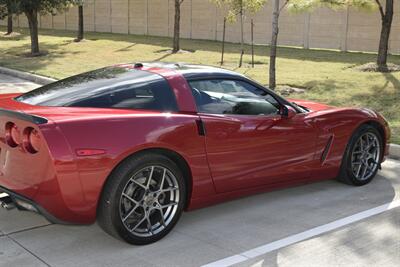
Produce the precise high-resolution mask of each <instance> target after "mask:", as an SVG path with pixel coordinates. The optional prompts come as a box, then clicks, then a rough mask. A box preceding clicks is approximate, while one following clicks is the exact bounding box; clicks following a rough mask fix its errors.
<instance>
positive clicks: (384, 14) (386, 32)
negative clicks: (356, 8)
mask: <svg viewBox="0 0 400 267" xmlns="http://www.w3.org/2000/svg"><path fill="white" fill-rule="evenodd" d="M375 2H376V4H377V5H378V8H379V13H380V14H381V24H382V26H381V36H380V41H379V49H378V58H377V61H376V63H377V64H378V69H379V71H387V56H388V50H389V38H390V31H391V28H392V22H393V9H394V0H386V5H385V8H383V6H382V3H381V2H383V0H375Z"/></svg>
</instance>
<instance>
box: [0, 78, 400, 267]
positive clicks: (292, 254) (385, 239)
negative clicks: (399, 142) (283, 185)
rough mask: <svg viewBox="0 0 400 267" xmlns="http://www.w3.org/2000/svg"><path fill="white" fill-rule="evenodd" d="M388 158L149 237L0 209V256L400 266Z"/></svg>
mask: <svg viewBox="0 0 400 267" xmlns="http://www.w3.org/2000/svg"><path fill="white" fill-rule="evenodd" d="M2 77H3V76H0V84H2V83H3V80H2ZM20 82H23V81H17V83H20ZM382 167H383V169H382V170H381V171H380V172H379V175H378V176H377V177H376V179H375V180H374V181H372V182H371V183H370V184H368V185H366V186H363V187H352V186H347V185H344V184H341V183H338V182H336V181H324V182H319V183H314V184H309V185H304V186H300V187H294V188H290V189H285V190H280V191H275V192H270V193H264V194H259V195H256V196H252V197H247V198H243V199H239V200H235V201H231V202H228V203H224V204H220V205H217V206H213V207H209V208H205V209H201V210H197V211H193V212H189V213H184V214H183V216H182V218H181V220H180V222H179V223H178V224H177V226H176V228H175V229H174V230H173V231H172V232H171V233H170V234H169V235H168V236H167V237H166V238H164V239H163V240H161V241H159V242H157V243H155V244H151V245H148V246H131V245H128V244H126V243H124V242H122V241H119V240H116V239H114V238H112V237H110V236H108V235H107V234H105V233H104V232H103V231H102V230H101V229H100V228H99V227H98V226H97V225H91V226H63V225H52V224H49V223H48V222H47V221H46V220H45V219H43V218H42V217H40V216H38V215H36V214H34V213H30V212H23V211H16V210H13V211H5V210H1V209H0V266H201V265H205V264H210V266H226V265H232V264H233V265H237V266H296V267H297V266H307V267H308V266H400V208H398V206H399V203H400V202H399V201H400V162H399V161H395V160H387V161H386V162H385V163H384V164H383V166H382ZM382 205H383V206H382ZM376 207H378V209H377V208H376ZM382 207H383V209H382ZM377 211H380V212H377ZM360 214H361V215H363V216H361V215H360ZM343 218H345V219H343ZM328 226H330V227H331V228H329V227H328ZM332 227H333V228H332ZM318 229H319V230H318ZM330 229H331V230H330ZM318 231H319V232H318ZM305 233H309V234H310V233H311V234H310V235H309V236H308V237H307V234H305ZM299 237H303V238H301V239H299ZM296 240H297V241H296ZM274 247H276V248H277V249H274ZM264 252H265V253H264Z"/></svg>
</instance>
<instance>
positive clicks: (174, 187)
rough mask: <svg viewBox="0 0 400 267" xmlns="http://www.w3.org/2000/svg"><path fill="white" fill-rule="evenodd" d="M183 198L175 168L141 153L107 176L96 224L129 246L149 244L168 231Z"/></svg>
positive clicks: (162, 159)
mask: <svg viewBox="0 0 400 267" xmlns="http://www.w3.org/2000/svg"><path fill="white" fill-rule="evenodd" d="M185 199H186V187H185V182H184V179H183V176H182V172H181V171H180V169H179V168H178V166H177V165H176V164H175V163H174V162H173V161H172V160H170V159H169V158H168V157H165V156H163V155H160V154H153V153H146V154H142V155H140V156H138V157H132V158H129V159H128V160H126V161H124V162H123V163H122V164H121V165H120V166H119V167H118V168H117V169H116V170H115V171H114V172H113V173H112V174H111V176H110V177H109V179H108V181H107V183H106V185H105V188H104V191H103V194H102V196H101V200H100V203H99V208H98V220H99V224H100V225H101V226H102V228H103V229H104V230H105V231H106V232H108V233H109V234H111V235H113V236H115V237H119V238H122V239H123V240H125V241H127V242H129V243H131V244H136V245H144V244H149V243H152V242H155V241H157V240H159V239H161V238H163V237H164V236H165V235H166V234H168V233H169V232H170V231H171V230H172V228H173V227H174V226H175V224H176V222H177V221H178V219H179V217H180V215H181V213H182V210H183V207H184V203H185Z"/></svg>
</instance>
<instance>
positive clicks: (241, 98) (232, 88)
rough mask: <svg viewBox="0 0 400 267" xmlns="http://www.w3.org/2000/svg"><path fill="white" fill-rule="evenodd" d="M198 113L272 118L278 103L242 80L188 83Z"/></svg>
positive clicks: (277, 111)
mask: <svg viewBox="0 0 400 267" xmlns="http://www.w3.org/2000/svg"><path fill="white" fill-rule="evenodd" d="M189 84H190V86H191V88H192V93H193V96H194V98H195V101H196V105H197V109H198V111H199V112H202V113H208V114H238V115H273V114H278V113H279V106H280V105H279V103H278V101H277V100H276V99H275V98H274V97H273V96H271V95H270V94H268V92H266V91H264V90H262V89H260V88H258V87H256V86H253V85H252V84H250V83H247V82H244V81H240V80H224V79H214V80H197V81H190V82H189Z"/></svg>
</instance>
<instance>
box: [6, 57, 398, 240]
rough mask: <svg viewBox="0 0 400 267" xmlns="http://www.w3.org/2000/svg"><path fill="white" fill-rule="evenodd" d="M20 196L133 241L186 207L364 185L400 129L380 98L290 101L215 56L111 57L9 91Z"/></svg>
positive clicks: (165, 225) (12, 168) (152, 235)
mask: <svg viewBox="0 0 400 267" xmlns="http://www.w3.org/2000/svg"><path fill="white" fill-rule="evenodd" d="M0 108H1V109H0V124H1V125H2V126H1V127H0V138H1V139H0V149H1V158H0V192H3V194H1V195H2V198H1V203H2V206H4V207H7V208H13V207H18V208H20V209H25V210H31V211H35V212H38V213H40V214H42V215H44V216H45V217H46V218H47V219H48V220H50V221H51V222H56V223H74V224H90V223H93V222H95V221H96V219H97V220H98V222H99V224H100V225H101V226H102V227H103V228H104V230H105V231H106V232H108V233H109V234H111V235H113V236H115V237H119V238H121V239H123V240H125V241H127V242H129V243H132V244H147V243H151V242H154V241H157V240H159V239H161V238H162V237H163V236H165V235H166V234H167V233H168V232H169V231H171V229H172V228H173V227H174V225H175V224H176V222H177V221H178V219H179V217H180V215H181V213H182V211H183V210H192V209H196V208H200V207H204V206H207V205H211V204H214V203H217V202H221V201H226V200H229V199H233V198H237V197H240V196H245V195H249V194H253V193H256V192H261V191H266V190H272V189H275V188H282V187H287V186H293V185H298V184H302V183H307V182H311V181H319V180H324V179H334V178H336V179H338V180H340V181H342V182H345V183H347V184H351V185H358V186H359V185H364V184H366V183H368V182H370V181H371V180H372V179H373V178H374V176H375V175H376V173H377V171H378V168H379V167H380V163H381V162H382V161H383V160H384V158H385V155H387V153H388V145H387V144H388V140H389V138H390V130H389V127H388V123H387V122H386V121H385V119H384V118H383V117H382V116H381V115H379V114H378V113H376V112H374V111H372V110H369V109H359V108H335V107H331V106H327V105H324V104H318V103H314V102H310V101H302V100H286V99H284V98H282V97H281V96H279V95H277V94H276V93H275V92H273V91H270V90H268V89H266V88H264V87H263V86H261V85H259V84H258V83H256V82H254V81H252V80H250V79H248V78H246V77H244V76H242V75H241V74H238V73H235V72H232V71H228V70H223V69H219V68H214V67H206V66H199V65H185V64H173V63H136V64H124V65H116V66H112V67H106V68H102V69H99V70H95V71H91V72H88V73H84V74H80V75H77V76H73V77H70V78H67V79H64V80H60V81H57V82H55V83H51V84H48V85H45V86H43V87H40V88H38V89H36V90H33V91H31V92H28V93H25V94H22V95H19V94H4V95H1V96H0Z"/></svg>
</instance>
